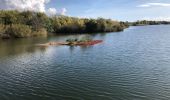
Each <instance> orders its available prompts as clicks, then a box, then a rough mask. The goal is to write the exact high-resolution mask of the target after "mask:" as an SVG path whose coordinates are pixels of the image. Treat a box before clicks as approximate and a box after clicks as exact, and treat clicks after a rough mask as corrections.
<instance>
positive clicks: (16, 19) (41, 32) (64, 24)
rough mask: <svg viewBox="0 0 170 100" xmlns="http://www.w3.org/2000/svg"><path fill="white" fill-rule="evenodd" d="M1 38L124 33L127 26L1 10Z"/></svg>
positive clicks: (114, 22) (120, 23)
mask: <svg viewBox="0 0 170 100" xmlns="http://www.w3.org/2000/svg"><path fill="white" fill-rule="evenodd" d="M0 25H1V27H0V34H1V35H0V36H2V34H3V35H4V34H5V35H9V36H11V37H17V38H19V37H32V36H47V32H50V33H88V32H89V33H93V32H116V31H122V30H123V29H124V28H126V27H127V25H126V24H125V23H123V22H118V21H112V20H110V19H103V18H98V19H83V18H75V17H67V16H53V17H49V16H47V15H46V14H44V13H40V12H32V11H24V12H19V11H16V10H0Z"/></svg>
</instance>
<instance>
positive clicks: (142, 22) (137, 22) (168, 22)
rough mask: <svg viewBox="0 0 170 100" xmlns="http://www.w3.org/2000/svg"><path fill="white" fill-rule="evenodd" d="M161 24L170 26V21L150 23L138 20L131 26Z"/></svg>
mask: <svg viewBox="0 0 170 100" xmlns="http://www.w3.org/2000/svg"><path fill="white" fill-rule="evenodd" d="M161 24H164V25H166V24H170V21H149V20H141V21H140V20H138V21H136V22H131V23H129V25H132V26H142V25H161Z"/></svg>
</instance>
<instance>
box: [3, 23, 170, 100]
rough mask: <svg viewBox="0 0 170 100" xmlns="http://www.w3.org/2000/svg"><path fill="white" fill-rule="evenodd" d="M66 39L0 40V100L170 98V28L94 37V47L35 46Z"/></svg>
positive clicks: (138, 29)
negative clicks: (97, 42)
mask: <svg viewBox="0 0 170 100" xmlns="http://www.w3.org/2000/svg"><path fill="white" fill-rule="evenodd" d="M68 37H83V35H70V36H55V37H49V38H35V39H18V40H6V41H0V100H169V99H170V26H169V25H167V26H164V25H160V26H139V27H130V28H129V29H126V30H125V31H124V32H118V33H109V34H95V35H91V37H92V38H93V39H102V40H104V42H103V43H102V44H98V45H95V46H91V47H68V46H58V47H55V46H54V47H48V48H45V47H36V46H35V44H37V43H46V42H48V41H64V40H66V39H67V38H68Z"/></svg>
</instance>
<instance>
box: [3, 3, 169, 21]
mask: <svg viewBox="0 0 170 100" xmlns="http://www.w3.org/2000/svg"><path fill="white" fill-rule="evenodd" d="M0 9H5V10H14V9H17V10H20V11H23V10H32V11H38V12H45V13H47V14H48V15H55V14H57V15H66V16H73V17H80V18H98V17H103V18H110V19H113V20H119V21H136V20H144V19H146V20H168V21H170V0H0Z"/></svg>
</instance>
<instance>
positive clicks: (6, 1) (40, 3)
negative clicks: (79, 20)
mask: <svg viewBox="0 0 170 100" xmlns="http://www.w3.org/2000/svg"><path fill="white" fill-rule="evenodd" d="M49 2H50V0H1V3H0V9H3V10H19V11H27V10H30V11H36V12H45V13H47V14H50V15H52V14H53V15H56V14H62V15H65V14H66V12H67V10H66V8H62V10H61V11H59V12H57V9H55V8H46V4H48V3H49Z"/></svg>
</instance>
